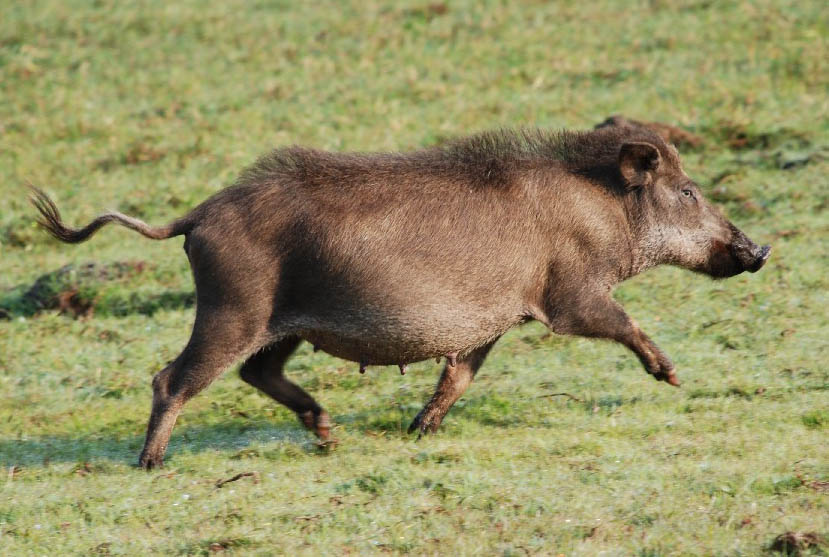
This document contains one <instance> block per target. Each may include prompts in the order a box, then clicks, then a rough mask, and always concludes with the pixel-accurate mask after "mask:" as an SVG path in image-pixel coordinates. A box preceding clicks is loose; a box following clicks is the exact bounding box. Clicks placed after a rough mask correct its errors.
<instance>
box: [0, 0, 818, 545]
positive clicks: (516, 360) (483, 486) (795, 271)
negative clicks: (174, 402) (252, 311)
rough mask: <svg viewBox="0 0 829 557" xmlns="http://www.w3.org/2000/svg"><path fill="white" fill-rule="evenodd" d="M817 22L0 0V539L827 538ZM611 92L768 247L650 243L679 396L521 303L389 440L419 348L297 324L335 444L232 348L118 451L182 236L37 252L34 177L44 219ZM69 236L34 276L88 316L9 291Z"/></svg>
mask: <svg viewBox="0 0 829 557" xmlns="http://www.w3.org/2000/svg"><path fill="white" fill-rule="evenodd" d="M827 37H829V10H827V8H826V6H825V5H824V4H823V3H822V2H817V1H813V2H794V1H785V0H776V1H770V0H757V1H751V2H749V1H745V2H709V1H696V0H677V1H675V2H670V1H666V0H653V1H651V2H621V1H619V2H611V1H597V2H569V1H568V2H554V3H542V2H529V1H528V2H485V3H478V2H471V1H470V2H463V1H458V2H454V1H452V2H447V3H445V4H443V3H434V2H427V1H423V2H405V3H396V2H384V3H380V2H375V1H373V0H368V1H362V2H356V1H355V2H316V3H301V2H287V1H280V2H264V1H259V2H250V3H248V2H241V1H228V2H212V3H204V2H196V1H188V2H174V3H169V2H160V1H141V2H135V3H122V2H110V1H102V0H101V1H94V2H93V1H80V0H62V1H59V2H58V1H32V2H6V3H4V5H3V7H2V16H0V466H2V469H1V470H0V472H2V473H1V474H0V554H4V555H30V554H31V555H43V554H53V555H66V554H96V553H98V554H113V555H115V554H119V555H143V554H151V553H155V554H182V555H184V554H187V555H189V554H195V555H198V554H209V553H214V552H215V553H219V552H226V553H236V554H261V555H267V554H292V555H293V554H308V555H312V554H313V555H317V554H330V555H343V554H365V553H392V554H403V553H413V554H461V555H467V554H483V555H491V554H501V555H524V554H565V555H597V554H603V555H641V556H657V555H757V554H762V553H764V552H768V551H772V550H771V549H770V548H771V546H772V545H773V540H774V539H775V538H776V537H777V536H778V535H780V534H783V533H784V532H798V533H810V532H814V533H817V534H819V535H823V536H824V537H829V442H828V441H829V365H828V364H827V362H829V317H827V315H828V314H829V312H827V309H829V306H828V305H827V287H829V259H828V256H829V253H828V251H829V250H828V249H827V246H829V218H827V214H828V213H827V211H829V186H828V185H827V179H826V174H827V170H829V162H827V161H829V158H827V157H829V117H828V116H827V114H829V100H828V99H829V97H828V96H827V91H828V90H829V63H828V62H827V60H829V57H827V56H826V53H827ZM613 113H623V114H625V115H627V116H630V117H635V118H641V119H645V120H656V121H663V122H669V123H673V124H679V125H681V126H683V127H685V128H686V129H688V130H690V131H692V132H694V133H696V134H698V135H699V136H700V137H702V138H703V140H704V145H703V146H702V147H700V148H698V149H696V150H693V151H690V152H687V153H683V156H684V159H685V167H686V170H687V171H688V172H689V173H690V174H691V175H692V176H694V177H695V178H697V180H698V181H699V182H700V184H702V185H703V187H704V189H705V190H706V191H707V193H708V195H709V197H711V198H713V199H715V200H716V201H718V202H719V203H720V204H721V205H722V206H723V208H724V209H725V210H726V212H727V213H728V215H729V216H730V217H731V218H732V219H733V220H734V222H735V223H736V224H737V225H738V226H740V227H741V228H742V229H743V230H744V231H746V232H747V233H748V234H749V235H750V236H751V237H752V238H753V239H755V240H756V241H757V242H758V243H771V244H772V245H773V247H774V252H773V254H772V258H771V260H770V262H769V264H768V265H767V266H766V268H765V269H763V271H761V272H760V273H758V274H756V275H741V276H738V277H736V278H733V279H730V280H727V281H719V282H714V281H711V280H709V279H707V278H705V277H702V276H697V275H692V274H690V273H688V272H684V271H680V270H677V269H672V268H661V269H657V270H654V271H650V272H648V273H646V274H645V275H643V276H640V277H637V278H635V279H634V280H631V281H629V282H628V283H626V284H624V285H622V287H621V288H619V289H618V291H617V293H616V297H617V299H618V300H620V301H621V302H622V303H623V304H624V305H625V307H626V308H627V310H628V311H629V313H630V314H631V315H632V316H633V317H635V318H636V319H637V321H638V322H639V323H640V324H641V325H642V327H643V329H644V330H645V331H647V332H648V333H649V334H650V335H651V336H652V337H653V338H654V340H655V341H656V342H657V343H658V344H659V345H660V346H661V347H662V348H663V349H665V350H666V352H667V353H668V354H670V355H671V356H672V358H673V359H674V361H675V362H676V363H677V367H678V373H679V377H680V379H681V380H683V382H684V384H683V386H682V388H681V389H673V388H670V387H668V386H666V385H665V384H664V383H657V382H655V381H653V380H652V379H650V378H649V377H648V376H646V374H645V373H644V371H643V370H642V369H641V367H640V365H639V363H638V361H637V360H636V358H635V357H634V356H632V355H631V354H629V353H628V352H626V351H625V350H624V349H623V348H620V347H619V346H616V345H613V344H610V343H603V342H598V341H588V340H583V339H574V338H563V337H557V336H550V335H546V334H545V330H544V328H543V327H541V326H539V325H529V326H526V327H523V328H521V329H518V330H515V331H513V332H511V333H510V334H509V335H507V336H506V337H505V338H504V339H503V340H502V341H501V342H499V344H498V345H497V346H496V348H495V350H494V351H493V353H492V355H491V356H490V358H489V359H488V361H487V363H486V364H485V365H484V367H483V369H482V371H481V373H480V374H479V375H478V378H477V380H476V382H475V383H474V384H473V385H472V387H471V388H470V389H469V391H468V392H467V393H466V395H465V396H464V398H463V399H461V401H459V403H458V404H457V405H456V407H455V408H454V409H453V410H452V411H451V412H450V413H449V415H448V416H447V419H446V421H445V422H444V425H443V428H442V430H441V432H440V433H439V434H438V435H436V436H434V437H429V438H423V439H421V440H420V441H418V442H415V440H414V438H413V437H410V436H408V435H406V433H405V428H406V427H407V426H408V424H409V421H410V420H411V419H412V418H413V417H414V415H415V414H416V413H417V411H418V409H419V408H420V407H421V405H422V403H423V402H424V401H425V400H426V398H427V397H428V396H429V395H430V394H431V389H432V388H433V385H434V383H435V381H436V379H437V376H438V373H439V367H438V366H437V365H435V364H434V362H427V363H421V364H417V365H415V366H413V369H412V370H411V371H410V372H409V373H408V374H407V375H406V376H405V377H401V376H400V375H399V374H398V372H397V370H396V369H395V368H370V369H369V372H368V373H366V375H364V376H361V375H359V374H358V373H357V366H356V364H353V363H348V362H344V361H341V360H338V359H335V358H332V357H329V356H327V355H324V354H321V353H317V354H313V353H311V350H310V347H308V346H303V347H302V348H301V349H300V352H299V354H298V355H297V357H295V358H294V359H292V360H291V361H290V362H289V365H288V373H289V375H290V376H291V377H292V378H293V379H295V380H296V381H297V382H299V383H300V384H301V385H303V386H304V387H305V388H307V389H308V390H309V391H310V392H311V393H313V394H314V395H316V396H317V397H318V399H319V400H320V402H321V403H322V404H324V405H325V406H326V408H327V409H328V410H329V412H330V413H331V415H332V417H333V419H334V420H335V421H336V423H337V427H336V429H335V430H334V435H335V437H337V438H338V439H339V441H340V443H339V445H338V446H337V447H336V448H335V449H334V450H332V451H329V452H320V451H319V450H318V449H317V448H316V447H315V445H314V443H313V439H311V437H310V436H309V435H308V434H306V433H305V432H304V430H302V429H301V427H300V426H299V424H298V423H297V422H296V420H295V418H294V416H293V414H292V413H290V412H289V411H287V410H286V409H284V408H282V407H279V406H277V405H276V404H275V403H273V402H272V401H270V400H269V399H266V398H265V397H264V396H262V395H260V394H259V393H257V392H255V391H254V390H253V389H252V388H250V387H248V386H246V385H244V384H243V383H242V382H241V381H240V380H239V379H238V374H237V372H236V371H235V370H230V371H228V373H226V374H225V375H224V376H223V377H222V378H221V379H219V380H218V381H216V383H215V384H214V385H213V386H211V387H210V388H209V389H208V390H207V391H206V392H204V393H202V394H201V395H200V396H198V397H196V398H195V399H194V400H193V401H191V402H190V403H189V404H188V406H187V407H186V408H185V410H184V411H183V413H182V415H181V417H180V419H179V422H178V425H177V427H176V429H175V431H174V436H173V440H172V442H171V445H170V448H169V451H168V457H167V461H166V464H167V466H166V468H165V469H163V470H161V471H153V472H150V473H147V472H144V471H142V470H139V469H137V468H136V467H135V463H136V461H137V457H138V452H139V450H140V447H141V444H142V442H143V434H144V429H145V426H146V420H147V417H148V415H149V409H150V400H151V388H150V380H151V378H152V376H153V374H154V373H156V372H157V371H158V370H159V369H160V368H161V367H163V366H164V365H165V363H166V362H167V361H168V360H170V359H172V358H173V357H175V356H176V355H177V354H178V352H179V351H180V349H181V348H182V347H183V345H184V343H185V341H186V339H187V336H188V333H189V327H190V325H191V323H192V319H193V313H194V312H193V307H192V300H193V297H192V281H191V278H190V274H189V268H188V266H187V262H186V258H185V257H184V255H183V254H182V251H181V240H180V239H176V240H170V241H168V242H159V243H154V242H150V241H148V240H144V239H142V238H140V237H139V236H137V235H135V234H134V233H131V232H128V231H126V230H124V229H120V228H117V227H112V228H108V229H106V230H105V231H103V232H101V233H100V234H99V235H98V236H96V237H95V238H94V239H93V240H92V241H90V242H89V243H86V244H83V245H79V246H74V247H73V246H64V245H59V244H58V243H57V242H55V241H54V240H51V239H50V238H48V237H47V235H46V234H45V233H43V232H42V231H40V230H39V229H38V228H37V227H36V226H34V224H33V216H34V214H33V210H32V209H31V207H30V206H29V205H28V203H27V192H26V190H25V187H24V185H25V183H26V182H27V181H31V182H33V183H35V184H37V185H39V186H41V187H43V188H45V189H46V190H47V191H48V192H49V193H50V194H52V195H54V196H55V197H56V199H57V200H58V202H59V205H60V206H61V207H62V208H63V210H64V214H65V216H66V217H67V220H69V221H70V222H74V223H81V222H85V221H87V220H89V219H91V218H92V217H93V216H95V215H96V214H97V213H99V212H100V211H101V210H102V209H107V208H116V209H119V210H122V211H124V212H128V213H131V214H133V215H136V216H138V217H141V218H143V219H145V220H147V221H149V222H152V223H163V222H166V221H168V220H170V219H172V218H173V217H175V216H178V215H181V214H183V213H184V212H186V211H187V210H188V209H189V208H191V207H193V206H195V205H196V204H197V203H198V202H199V201H201V200H202V199H204V198H205V197H207V196H208V195H210V194H211V193H213V192H216V191H217V190H219V189H220V188H222V187H224V186H225V185H227V184H229V183H230V182H231V181H232V180H233V179H234V177H235V175H236V174H237V173H238V172H239V171H240V170H241V169H242V168H243V167H244V166H245V165H247V164H249V163H250V162H252V161H253V160H254V158H255V157H256V156H257V155H259V154H260V153H262V152H264V151H265V150H267V149H269V148H270V147H272V146H275V145H284V144H290V143H299V144H305V145H312V146H316V147H321V148H327V149H335V150H391V149H395V150H396V149H411V148H416V147H419V146H424V145H430V144H434V143H437V142H439V141H441V140H443V139H445V138H447V137H451V136H455V135H462V134H466V133H469V132H470V131H474V130H481V129H487V128H493V127H499V126H508V127H514V126H521V125H538V126H541V127H546V128H562V127H567V128H587V127H591V126H592V125H594V124H595V123H597V122H599V121H601V120H603V119H604V118H605V117H607V116H608V115H610V114H613ZM88 262H95V263H97V264H98V265H100V266H101V267H100V268H97V269H98V270H96V271H93V272H88V273H84V272H82V271H80V270H78V271H76V272H75V274H74V275H73V274H71V273H70V274H69V275H67V276H63V275H55V276H54V277H53V279H52V280H51V281H42V285H45V286H44V288H45V291H47V292H58V291H60V290H61V289H64V290H65V289H66V288H70V287H75V288H76V289H77V294H76V296H75V298H74V302H72V303H74V304H76V305H78V304H79V305H80V306H84V305H89V304H92V306H93V308H94V313H92V314H91V315H87V316H86V317H79V318H74V317H73V316H72V315H71V312H69V313H67V312H59V311H57V310H55V309H48V308H46V309H43V308H40V307H39V306H38V303H36V301H33V299H32V298H31V297H27V296H26V295H25V293H26V291H27V290H28V289H29V287H30V286H31V285H32V284H33V283H34V281H35V280H36V279H37V278H38V277H39V276H41V275H43V274H45V273H50V272H54V271H57V270H58V269H60V268H61V267H63V266H64V265H67V264H69V263H74V264H75V265H76V266H80V265H82V264H84V263H88ZM117 262H130V264H129V265H121V266H120V267H119V266H113V264H115V263H117ZM101 269H109V271H108V272H104V271H101ZM50 289H51V290H50ZM69 305H70V306H72V304H71V303H70V304H69ZM73 307H74V306H73ZM554 393H568V394H569V396H565V395H559V396H545V395H552V394H554ZM240 473H250V475H246V476H242V477H240V478H239V479H238V480H237V481H234V482H230V483H227V484H224V485H223V486H221V487H217V482H218V481H220V480H224V479H229V478H232V477H234V476H235V475H237V474H240ZM815 543H816V544H817V545H815V544H812V546H811V547H809V548H805V549H804V553H806V554H810V553H813V554H820V552H821V551H822V552H823V554H825V553H826V552H829V546H827V545H825V544H824V545H823V546H822V548H821V546H820V543H819V542H815ZM803 545H804V547H805V546H806V545H809V544H807V543H805V542H804V543H803Z"/></svg>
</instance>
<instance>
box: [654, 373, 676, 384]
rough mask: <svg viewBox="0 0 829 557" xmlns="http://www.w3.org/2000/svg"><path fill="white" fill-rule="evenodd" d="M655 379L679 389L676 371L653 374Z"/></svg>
mask: <svg viewBox="0 0 829 557" xmlns="http://www.w3.org/2000/svg"><path fill="white" fill-rule="evenodd" d="M653 377H654V379H656V380H657V381H664V382H666V383H668V384H669V385H673V386H674V387H679V385H680V383H679V379H677V377H676V373H674V370H671V371H660V372H659V373H654V374H653Z"/></svg>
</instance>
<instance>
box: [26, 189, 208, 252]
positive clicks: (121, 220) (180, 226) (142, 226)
mask: <svg viewBox="0 0 829 557" xmlns="http://www.w3.org/2000/svg"><path fill="white" fill-rule="evenodd" d="M29 187H30V188H31V190H32V197H31V202H32V205H34V206H35V208H36V209H37V210H38V212H40V216H41V218H40V219H38V220H37V222H38V224H40V226H42V227H43V228H45V229H46V230H48V231H49V233H50V234H51V235H52V236H54V237H55V238H57V239H58V240H60V241H61V242H67V243H70V244H77V243H79V242H83V241H84V240H86V239H87V238H89V237H90V236H92V235H93V234H95V232H97V231H98V229H99V228H101V227H102V226H104V225H105V224H107V223H110V222H115V223H118V224H120V225H121V226H126V227H127V228H129V229H131V230H135V231H136V232H138V233H139V234H141V235H142V236H146V237H147V238H152V239H153V240H164V239H167V238H172V237H173V236H180V235H181V234H186V233H187V232H189V231H190V229H191V228H193V223H192V222H191V221H190V220H189V219H188V218H187V217H184V218H182V219H178V220H175V221H173V222H171V223H170V224H167V225H165V226H159V227H154V226H150V225H148V224H147V223H146V222H144V221H142V220H139V219H136V218H134V217H130V216H127V215H125V214H123V213H119V212H117V211H112V212H109V213H104V214H103V215H101V216H99V217H97V218H96V219H95V220H93V221H92V222H90V223H89V224H87V225H86V226H84V227H83V228H71V227H68V226H66V225H65V224H63V220H62V219H61V217H60V211H58V208H57V206H56V205H55V203H54V202H53V201H52V200H51V199H49V196H48V195H46V194H45V193H43V192H42V191H41V190H39V189H38V188H36V187H34V186H29Z"/></svg>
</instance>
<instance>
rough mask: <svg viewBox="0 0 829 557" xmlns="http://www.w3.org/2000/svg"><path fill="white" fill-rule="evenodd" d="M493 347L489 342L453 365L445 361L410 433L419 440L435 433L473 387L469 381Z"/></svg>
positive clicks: (411, 426) (458, 359)
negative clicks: (467, 390)
mask: <svg viewBox="0 0 829 557" xmlns="http://www.w3.org/2000/svg"><path fill="white" fill-rule="evenodd" d="M494 344H495V341H492V342H491V343H489V344H487V345H484V346H481V347H480V348H476V349H475V350H473V351H472V352H470V353H469V354H467V355H466V356H464V357H463V358H457V359H456V360H455V361H454V364H455V365H452V363H453V361H452V360H450V359H449V358H447V360H446V366H445V367H444V368H443V373H442V374H441V376H440V380H439V381H438V385H437V388H436V389H435V394H433V395H432V398H431V399H430V400H429V402H427V403H426V406H424V407H423V409H422V410H421V411H420V412H419V413H418V414H417V416H416V417H415V419H414V420H413V421H412V424H411V425H410V426H409V433H412V432H413V431H415V430H417V431H419V434H418V436H420V435H422V434H424V433H434V432H435V431H437V429H438V427H439V426H440V424H441V422H442V421H443V418H444V416H446V413H447V412H448V411H449V409H450V408H451V407H452V405H453V404H455V402H457V400H458V399H459V398H460V397H461V395H463V393H464V391H466V388H467V387H469V384H470V383H472V379H473V378H474V377H475V374H476V373H477V372H478V370H479V369H480V367H481V366H482V365H483V363H484V360H485V359H486V355H487V354H488V353H489V351H490V349H491V348H492V346H493V345H494Z"/></svg>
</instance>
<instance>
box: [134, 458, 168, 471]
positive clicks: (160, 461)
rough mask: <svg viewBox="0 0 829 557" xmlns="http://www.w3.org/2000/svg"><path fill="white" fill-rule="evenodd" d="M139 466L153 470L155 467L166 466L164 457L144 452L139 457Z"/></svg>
mask: <svg viewBox="0 0 829 557" xmlns="http://www.w3.org/2000/svg"><path fill="white" fill-rule="evenodd" d="M138 467H139V468H143V469H144V470H152V469H153V468H164V457H161V456H157V457H153V456H150V455H146V454H142V455H141V457H139V459H138Z"/></svg>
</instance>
